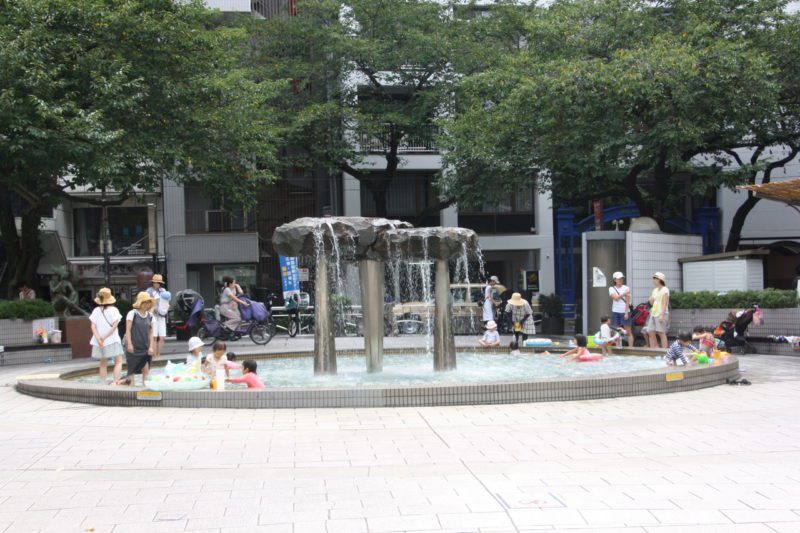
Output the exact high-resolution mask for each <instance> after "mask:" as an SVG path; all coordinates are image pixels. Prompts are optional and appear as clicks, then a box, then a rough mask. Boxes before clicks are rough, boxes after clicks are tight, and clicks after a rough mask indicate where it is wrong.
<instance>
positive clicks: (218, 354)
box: [203, 341, 231, 379]
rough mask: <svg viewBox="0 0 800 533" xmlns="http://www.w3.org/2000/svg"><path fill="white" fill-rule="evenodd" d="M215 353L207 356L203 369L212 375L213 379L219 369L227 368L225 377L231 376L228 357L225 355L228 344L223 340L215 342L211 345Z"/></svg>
mask: <svg viewBox="0 0 800 533" xmlns="http://www.w3.org/2000/svg"><path fill="white" fill-rule="evenodd" d="M211 349H212V350H213V352H214V353H212V354H211V355H209V356H207V357H206V362H205V364H203V370H205V372H206V373H207V374H208V375H209V376H211V379H214V378H216V377H217V369H221V370H223V369H224V370H225V377H229V376H230V375H231V373H230V370H228V357H227V356H226V355H225V351H226V350H227V349H228V346H227V345H226V344H225V343H224V342H222V341H217V342H215V343H214V346H212V347H211Z"/></svg>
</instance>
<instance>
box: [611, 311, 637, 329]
mask: <svg viewBox="0 0 800 533" xmlns="http://www.w3.org/2000/svg"><path fill="white" fill-rule="evenodd" d="M631 324H633V319H632V318H631V315H630V313H629V314H628V319H627V320H625V313H614V312H612V313H611V325H612V326H630V325H631Z"/></svg>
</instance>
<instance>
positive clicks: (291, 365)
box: [79, 352, 664, 389]
mask: <svg viewBox="0 0 800 533" xmlns="http://www.w3.org/2000/svg"><path fill="white" fill-rule="evenodd" d="M457 361H458V368H457V369H456V370H454V371H452V372H434V370H433V361H432V359H431V358H430V357H428V356H424V355H385V356H384V360H383V372H379V373H375V374H369V373H367V371H366V362H365V360H364V358H363V357H357V356H341V355H340V356H338V357H337V366H338V374H336V375H321V376H315V375H314V361H313V359H312V358H310V357H290V358H285V359H264V360H258V375H259V376H261V379H262V380H263V381H264V383H265V384H266V385H267V387H270V388H291V387H302V388H313V387H318V388H351V387H387V386H388V387H391V386H409V385H415V386H426V385H445V384H448V385H452V384H456V383H487V382H497V381H535V380H543V379H558V378H577V377H584V376H587V377H589V376H601V375H606V374H620V373H628V372H639V371H643V370H654V369H658V368H663V367H664V362H663V360H662V359H661V358H660V357H650V356H621V355H612V356H608V357H606V358H604V359H603V360H602V361H600V362H592V363H579V362H575V361H567V360H565V359H563V358H561V357H559V356H558V355H537V354H527V353H525V354H522V355H518V356H512V355H510V354H496V355H495V354H487V353H475V352H461V353H459V354H458V356H457ZM154 372H159V370H154ZM236 375H240V372H239V371H233V372H231V376H236ZM79 379H80V381H86V382H95V383H96V382H97V381H98V377H97V376H85V377H82V378H79ZM241 387H243V385H239V386H237V385H231V384H227V385H226V388H231V389H233V388H241Z"/></svg>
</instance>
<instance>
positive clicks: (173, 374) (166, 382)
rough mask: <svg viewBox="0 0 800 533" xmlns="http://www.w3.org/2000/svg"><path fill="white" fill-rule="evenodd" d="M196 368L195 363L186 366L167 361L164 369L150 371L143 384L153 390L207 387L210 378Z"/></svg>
mask: <svg viewBox="0 0 800 533" xmlns="http://www.w3.org/2000/svg"><path fill="white" fill-rule="evenodd" d="M197 370H198V367H197V365H191V366H189V367H187V366H186V365H185V364H184V363H177V364H175V363H173V362H172V361H167V366H166V367H164V371H163V372H151V373H150V375H149V376H148V377H147V383H146V384H145V385H146V386H147V389H148V390H154V391H171V390H199V389H207V388H208V386H209V383H210V380H209V379H208V377H207V376H206V375H204V374H201V373H199V372H198V371H197Z"/></svg>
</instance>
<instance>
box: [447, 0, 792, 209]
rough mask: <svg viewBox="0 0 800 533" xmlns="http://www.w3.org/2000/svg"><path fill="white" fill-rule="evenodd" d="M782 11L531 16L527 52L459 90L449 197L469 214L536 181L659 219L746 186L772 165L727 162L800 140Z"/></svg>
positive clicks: (572, 0)
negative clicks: (693, 199) (719, 190)
mask: <svg viewBox="0 0 800 533" xmlns="http://www.w3.org/2000/svg"><path fill="white" fill-rule="evenodd" d="M784 8H785V2H782V1H771V0H770V1H755V0H712V1H702V2H700V1H693V0H666V1H662V2H649V1H643V0H610V1H605V0H564V1H556V2H554V3H553V4H552V5H550V6H549V7H547V8H542V9H537V10H534V11H531V12H530V16H529V17H528V18H527V20H526V26H525V29H526V35H525V40H526V44H527V46H526V47H524V48H523V49H521V50H520V51H519V52H518V53H514V54H508V55H506V57H505V59H504V60H503V61H502V62H500V63H499V64H497V65H494V66H490V67H489V68H488V69H486V70H485V71H483V72H478V73H475V74H472V75H469V76H467V77H465V78H464V79H463V81H462V83H460V85H459V87H458V89H457V92H456V102H457V104H456V105H457V113H456V114H455V115H454V116H453V117H452V118H451V119H450V120H448V121H447V123H446V127H447V131H448V138H447V145H448V151H447V153H446V162H447V164H448V165H449V166H450V168H452V169H453V171H452V172H449V173H446V174H445V175H444V176H443V178H442V180H441V182H440V186H441V187H442V189H443V190H444V191H445V193H446V194H452V195H455V196H456V197H457V198H458V199H459V201H460V202H462V203H465V204H475V203H479V202H481V201H483V200H485V199H486V198H487V196H488V197H491V196H492V195H494V196H501V195H503V194H505V193H507V192H508V191H511V190H515V189H518V188H520V187H521V186H525V185H528V186H530V185H532V184H535V185H536V186H538V187H539V188H541V189H546V190H550V191H552V193H553V195H554V197H555V198H556V199H557V201H560V202H566V203H570V204H575V203H580V202H582V201H584V200H588V199H592V198H603V197H617V198H628V199H629V200H630V201H632V202H634V203H635V204H636V205H637V206H638V207H639V210H640V212H641V213H643V214H644V215H648V216H652V217H654V218H656V219H657V220H660V221H661V220H664V219H666V218H668V217H669V216H671V215H673V214H675V213H676V207H680V206H683V205H685V200H686V198H687V197H690V196H698V195H704V194H708V193H709V192H711V191H712V190H714V189H715V188H716V187H719V186H726V187H734V186H736V185H738V184H741V183H743V182H745V181H746V180H747V179H748V176H752V173H753V171H754V170H758V169H760V168H762V167H763V164H764V163H763V161H761V160H758V161H753V162H752V164H750V162H748V163H747V164H743V165H742V166H741V167H739V168H737V167H736V166H735V165H734V166H733V168H732V167H731V165H730V163H731V162H732V155H731V152H735V153H738V152H736V151H737V150H748V149H754V148H756V147H757V146H760V145H763V143H765V142H766V143H769V144H776V143H780V142H781V141H782V139H785V138H786V134H787V133H789V132H790V131H791V132H792V133H791V135H790V136H791V137H792V138H794V135H795V133H794V130H795V126H794V122H795V121H794V119H792V120H787V119H788V117H787V114H788V115H790V116H792V117H794V116H796V112H795V110H794V109H790V108H789V107H788V106H790V105H794V103H793V102H792V100H795V99H796V97H797V91H796V90H793V87H794V84H795V83H796V82H795V81H794V80H796V79H797V71H796V67H795V65H796V59H795V58H794V56H793V55H792V54H789V50H790V49H791V48H790V46H787V45H788V43H789V42H793V41H792V37H791V36H792V35H794V34H795V33H796V28H797V18H796V17H793V16H789V15H787V14H786V13H785V10H784ZM780 43H785V44H782V45H781V47H780V48H779V50H780V51H779V50H777V49H776V48H777V45H778V44H780ZM795 49H796V48H795ZM787 70H788V71H789V72H787ZM787 112H788V113H787ZM779 131H780V132H781V133H780V135H779V134H778V132H779ZM784 142H786V141H784ZM757 159H758V158H757Z"/></svg>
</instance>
